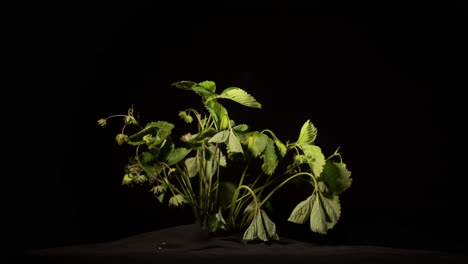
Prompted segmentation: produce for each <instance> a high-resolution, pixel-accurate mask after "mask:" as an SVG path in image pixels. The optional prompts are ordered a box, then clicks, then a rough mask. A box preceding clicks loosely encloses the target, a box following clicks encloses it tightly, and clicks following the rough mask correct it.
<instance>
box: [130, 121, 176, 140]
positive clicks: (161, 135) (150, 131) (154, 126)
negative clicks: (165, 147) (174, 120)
mask: <svg viewBox="0 0 468 264" xmlns="http://www.w3.org/2000/svg"><path fill="white" fill-rule="evenodd" d="M173 128H174V125H173V124H171V123H168V122H165V121H157V122H151V123H148V124H147V125H146V126H145V128H143V129H142V130H140V131H139V132H137V133H135V134H133V135H131V136H129V137H128V141H127V143H128V144H130V145H141V144H145V143H146V142H145V140H143V137H144V136H147V135H151V137H157V140H155V141H154V142H153V143H152V144H153V145H158V144H160V143H162V142H163V141H164V140H165V139H166V138H167V137H168V136H169V135H170V134H171V130H172V129H173Z"/></svg>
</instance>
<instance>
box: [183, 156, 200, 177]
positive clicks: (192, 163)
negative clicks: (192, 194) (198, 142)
mask: <svg viewBox="0 0 468 264" xmlns="http://www.w3.org/2000/svg"><path fill="white" fill-rule="evenodd" d="M185 167H186V168H187V172H188V175H189V177H190V178H192V177H195V176H196V175H197V174H198V160H197V157H192V158H188V159H186V160H185Z"/></svg>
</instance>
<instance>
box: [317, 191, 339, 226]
mask: <svg viewBox="0 0 468 264" xmlns="http://www.w3.org/2000/svg"><path fill="white" fill-rule="evenodd" d="M320 195H321V196H322V200H321V201H322V205H323V208H324V210H325V214H326V217H327V228H328V229H331V228H333V227H334V226H335V224H336V223H337V222H338V219H340V215H341V205H340V200H339V198H338V195H331V196H330V197H328V196H325V195H322V194H320Z"/></svg>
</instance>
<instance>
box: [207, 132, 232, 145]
mask: <svg viewBox="0 0 468 264" xmlns="http://www.w3.org/2000/svg"><path fill="white" fill-rule="evenodd" d="M228 138H229V130H223V131H221V132H218V133H217V134H216V135H214V136H213V137H212V138H210V140H208V143H224V142H226V140H228Z"/></svg>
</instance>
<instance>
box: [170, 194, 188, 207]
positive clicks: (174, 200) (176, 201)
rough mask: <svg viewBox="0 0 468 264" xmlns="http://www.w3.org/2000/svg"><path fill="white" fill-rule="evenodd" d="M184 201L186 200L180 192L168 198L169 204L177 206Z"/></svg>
mask: <svg viewBox="0 0 468 264" xmlns="http://www.w3.org/2000/svg"><path fill="white" fill-rule="evenodd" d="M184 203H187V200H186V199H185V197H184V196H183V195H182V194H176V195H174V196H172V197H171V198H170V199H169V206H174V207H177V206H179V205H182V204H184Z"/></svg>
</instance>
